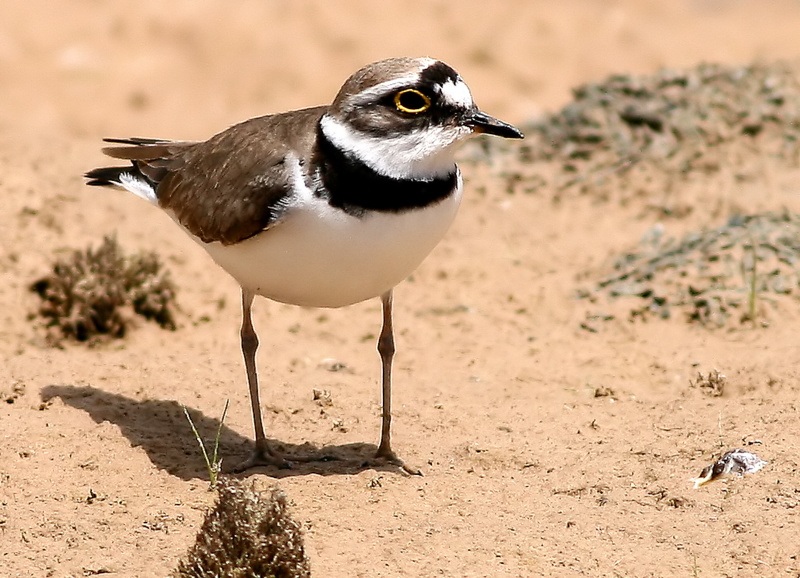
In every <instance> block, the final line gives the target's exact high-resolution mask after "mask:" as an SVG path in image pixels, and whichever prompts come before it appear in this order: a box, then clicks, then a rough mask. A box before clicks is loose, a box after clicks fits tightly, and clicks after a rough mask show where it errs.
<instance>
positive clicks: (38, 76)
mask: <svg viewBox="0 0 800 578" xmlns="http://www.w3.org/2000/svg"><path fill="white" fill-rule="evenodd" d="M167 6H168V7H167ZM798 30H800V6H799V5H798V4H797V3H796V2H789V1H780V0H775V1H773V2H769V3H765V2H759V1H744V0H741V1H733V0H731V1H723V0H695V1H677V2H657V1H640V0H627V1H615V2H589V1H584V2H581V1H575V0H568V1H565V2H558V3H553V2H527V1H522V0H520V1H500V2H493V3H488V2H473V1H461V2H449V3H448V2H418V1H408V2H404V3H385V2H369V1H363V2H357V1H347V2H316V3H312V2H289V1H270V2H263V1H260V2H256V1H251V2H235V3H222V2H220V3H212V2H204V1H203V2H197V1H190V0H186V1H180V2H169V3H164V2H155V1H152V2H151V1H142V0H136V1H125V2H122V1H118V2H105V3H103V2H95V1H91V0H74V1H72V2H69V3H67V2H61V3H58V2H44V1H39V2H25V3H21V2H20V3H12V2H4V3H3V4H2V5H0V78H1V79H2V81H1V82H0V194H1V195H2V203H0V222H1V223H2V226H1V227H0V239H1V240H2V248H3V250H2V252H1V253H0V279H1V280H2V282H1V283H0V303H1V304H2V307H0V359H2V365H1V366H0V394H2V396H3V399H4V400H6V401H7V403H3V404H2V406H1V407H0V575H2V576H9V577H17V576H19V577H29V576H36V577H38V576H54V577H59V578H60V577H78V576H89V575H96V574H103V573H107V574H109V575H112V576H126V577H127V576H131V577H134V576H135V577H155V576H166V575H167V574H168V573H169V572H170V570H171V569H172V568H174V567H175V565H176V563H177V560H178V559H179V558H180V557H181V556H182V555H183V554H184V553H185V552H186V550H187V549H188V547H189V546H190V545H191V544H192V543H193V541H194V537H195V534H196V532H197V530H198V528H199V525H200V523H201V521H202V518H203V514H204V511H205V509H206V508H207V507H208V506H209V505H210V504H211V503H213V499H214V494H213V493H212V492H209V491H208V481H207V476H206V472H205V467H204V464H203V461H202V457H201V455H200V453H199V451H198V449H197V446H196V442H195V440H194V438H193V437H192V435H191V432H190V430H189V427H188V425H187V423H186V421H185V419H184V417H183V415H182V411H181V405H186V406H187V407H188V408H189V410H190V411H191V412H192V415H193V416H194V418H195V423H196V424H197V426H198V428H200V430H201V431H202V432H204V435H208V436H212V435H213V432H214V431H215V429H216V427H217V424H218V421H217V419H218V417H219V416H220V414H221V412H222V408H223V405H224V402H225V400H226V399H229V400H230V411H229V414H228V418H227V420H226V422H225V425H224V427H223V435H222V445H223V450H224V452H225V454H226V456H228V460H227V461H233V460H235V459H238V458H239V457H241V456H242V455H243V454H244V452H245V449H246V443H247V441H248V440H249V439H250V438H251V435H252V434H251V423H250V413H249V405H248V399H247V390H246V386H245V379H244V370H243V368H242V364H241V354H240V351H239V343H238V325H239V307H238V299H239V297H238V290H237V286H236V285H235V283H234V282H233V281H232V280H231V279H229V278H228V277H227V276H226V275H225V274H224V273H222V272H221V271H220V270H218V269H217V268H216V267H215V266H214V265H213V263H212V262H211V261H210V259H209V258H208V257H207V256H206V255H205V253H204V252H203V251H202V250H201V249H200V248H199V247H197V246H195V245H194V244H193V243H192V242H191V241H190V240H189V239H187V238H186V237H185V235H184V234H183V233H182V232H181V231H180V230H178V229H177V228H176V227H175V226H173V225H172V224H171V222H170V221H169V219H168V218H167V217H166V216H164V215H162V214H160V213H159V212H158V211H156V210H154V209H153V208H152V207H150V206H148V205H147V204H146V203H144V202H141V201H140V200H138V199H136V198H133V197H132V196H130V195H125V194H123V193H116V192H113V191H106V190H95V189H91V190H90V189H88V188H86V187H84V185H83V184H82V179H81V174H82V173H83V171H85V170H87V169H89V168H92V167H94V166H98V165H99V164H100V163H102V162H103V160H102V157H101V154H100V152H99V140H100V138H101V137H103V136H128V135H137V136H138V135H141V136H155V137H168V138H186V139H192V138H205V137H207V136H209V135H211V134H213V133H214V132H217V131H218V130H220V129H222V128H224V127H226V126H228V125H229V124H232V123H234V122H236V121H238V120H241V119H244V118H247V117H250V116H255V115H258V114H265V113H268V112H274V111H280V110H285V109H289V108H299V107H302V106H309V105H314V104H319V103H322V102H326V101H329V100H330V99H331V98H332V96H333V95H334V94H335V92H336V91H337V90H338V87H339V86H340V84H341V83H342V82H343V80H344V79H345V78H346V77H347V76H348V75H349V74H350V73H351V72H353V71H354V70H355V69H357V68H358V67H359V66H361V65H362V64H364V63H366V62H369V61H373V60H377V59H379V58H383V57H387V56H394V55H406V54H407V55H424V54H428V55H432V56H436V57H438V58H441V59H443V60H445V61H447V62H449V63H450V64H452V65H453V66H454V67H455V68H457V69H458V70H459V71H460V72H461V73H462V75H463V76H464V78H465V79H466V80H467V81H468V82H469V83H470V86H471V88H472V90H473V93H474V95H475V97H476V99H477V101H478V102H479V104H480V105H481V106H482V107H483V108H484V109H486V110H487V111H488V112H490V113H492V114H495V115H497V116H500V117H501V118H504V119H505V120H508V121H511V122H517V123H522V122H525V121H527V120H529V119H531V118H534V117H536V116H537V115H539V114H541V113H543V112H545V111H554V110H557V109H559V108H560V107H562V106H563V105H565V104H566V103H567V102H568V101H569V99H570V89H571V88H572V87H573V86H575V85H577V84H581V83H584V82H589V81H597V80H600V79H602V78H604V77H605V76H607V75H608V74H611V73H616V72H626V73H647V72H653V71H655V70H656V69H658V68H659V67H662V66H669V67H689V66H693V65H696V64H698V63H699V62H702V61H712V62H722V63H732V64H746V63H749V62H752V61H753V60H758V59H760V60H771V59H776V58H784V59H790V60H794V59H797V58H798V56H800V44H798V40H797V33H798V32H797V31H798ZM733 171H735V167H727V168H726V167H723V169H722V171H721V173H720V174H721V176H718V177H715V179H716V180H711V181H704V180H702V179H695V180H690V181H688V182H687V183H686V187H687V188H686V190H685V191H684V194H685V195H687V196H689V197H690V198H691V199H694V202H695V203H696V209H697V210H695V211H693V212H692V213H691V215H689V216H688V217H687V218H686V219H672V220H670V221H668V222H666V223H665V226H666V227H668V228H669V230H670V231H671V232H672V233H674V234H682V233H683V232H685V231H687V230H690V229H691V228H693V227H698V226H713V225H715V224H718V223H719V220H720V219H724V218H725V217H726V215H724V214H718V213H715V212H714V211H712V210H711V208H712V207H718V206H719V205H718V204H717V203H715V201H717V200H719V197H720V196H721V195H728V194H730V193H731V187H733V188H734V189H735V192H736V194H737V198H738V205H739V206H740V207H745V208H749V209H751V210H754V211H755V210H763V209H779V208H783V207H788V208H790V209H792V210H798V209H800V201H799V200H798V192H800V184H798V183H800V179H798V177H800V174H798V170H797V168H796V167H792V166H788V165H786V164H781V163H771V162H766V161H765V162H764V163H763V170H762V171H760V172H758V174H755V175H754V176H753V177H752V178H750V179H746V180H743V181H736V180H735V179H732V178H731V175H732V172H733ZM465 172H466V173H467V187H468V189H471V190H468V191H467V195H466V200H465V204H464V206H463V208H462V211H461V213H460V215H459V217H458V219H457V221H456V223H455V225H454V227H453V229H452V230H451V231H450V233H449V234H448V236H447V237H446V239H445V240H444V241H443V242H442V244H441V245H440V246H439V247H438V248H437V249H436V250H435V251H434V253H433V254H432V255H431V256H430V257H429V259H428V260H427V261H426V262H425V263H424V264H423V265H422V267H421V268H420V269H419V270H418V271H417V272H416V273H415V274H414V275H413V277H412V278H411V279H410V280H409V281H407V282H405V283H403V284H402V285H401V286H400V287H399V288H398V290H397V292H396V323H397V327H398V330H399V332H398V355H397V358H396V386H395V405H396V411H395V422H394V441H395V444H396V448H397V450H398V451H399V452H400V453H401V454H402V455H403V456H404V457H405V458H406V459H407V461H409V462H411V463H413V464H416V465H418V466H420V467H421V468H422V470H423V471H424V476H423V477H408V476H404V475H403V474H401V473H399V472H397V471H395V470H392V469H386V470H375V469H363V470H359V469H357V468H351V467H346V466H343V465H341V464H338V463H337V462H330V463H320V464H311V465H307V466H302V467H297V468H296V469H294V470H269V469H266V470H261V471H255V472H251V473H250V474H249V475H248V476H245V477H246V478H247V479H248V480H250V481H252V482H254V483H255V484H256V487H257V488H266V487H268V486H270V485H272V484H278V485H279V486H280V487H281V488H282V489H283V490H284V491H285V492H286V494H287V495H288V496H289V498H290V500H291V503H292V505H293V510H292V511H293V513H294V516H295V518H296V519H297V520H299V521H300V522H301V523H302V524H303V526H304V528H305V535H306V547H307V551H308V553H309V556H310V559H311V564H312V571H313V575H314V576H320V577H322V576H325V577H329V578H336V577H344V576H347V577H351V576H364V577H366V576H369V577H376V576H386V577H389V576H573V575H575V576H578V575H580V576H778V575H780V576H798V575H800V560H799V559H798V554H800V546H798V544H800V528H799V527H798V522H797V518H796V508H797V506H798V504H799V503H800V482H799V481H798V449H800V443H799V441H798V437H797V423H798V404H797V392H798V388H799V387H800V386H798V382H799V381H800V369H798V361H800V348H798V346H799V345H800V338H798V336H797V327H798V321H800V308H792V307H784V308H783V309H781V310H780V311H778V312H774V313H773V314H772V315H771V316H770V317H769V323H768V324H766V325H765V326H760V325H759V326H757V327H755V328H752V327H749V326H748V327H744V326H743V327H740V328H737V329H734V330H730V329H729V330H718V331H712V330H709V329H705V328H703V327H699V326H696V325H691V324H688V323H686V322H685V320H684V319H682V318H680V317H674V318H672V319H670V320H667V321H658V320H653V321H650V322H647V323H629V322H628V321H627V320H625V319H624V318H618V319H616V320H614V321H613V322H610V323H607V324H605V325H604V327H603V330H602V331H599V332H597V333H592V332H589V331H586V330H584V329H582V328H581V327H580V323H581V321H582V320H584V319H585V316H586V303H585V302H582V301H578V300H576V299H575V291H576V289H577V288H578V287H579V286H580V285H581V284H582V283H583V282H584V281H585V279H586V275H587V271H588V272H593V271H594V272H600V271H602V270H603V268H604V267H605V266H607V263H608V260H609V258H610V257H611V256H612V255H617V254H619V253H620V252H621V251H624V250H625V249H626V248H627V247H630V246H632V245H634V244H635V243H636V242H637V241H638V239H639V238H640V237H641V235H642V234H643V233H644V232H645V231H647V230H648V229H650V228H651V227H652V226H653V225H654V223H655V222H656V219H655V218H654V217H653V215H652V214H649V213H646V212H643V211H641V207H642V203H646V200H638V201H636V202H633V203H630V204H627V205H625V206H622V205H620V204H618V203H613V202H607V203H604V204H598V203H597V202H593V201H592V199H591V198H590V197H573V198H568V199H566V200H562V202H560V203H558V204H554V203H553V202H551V200H550V198H549V195H548V194H547V193H546V192H539V193H538V194H530V195H525V194H517V195H513V196H510V195H508V194H506V192H505V191H504V189H503V187H502V186H501V185H500V183H499V180H498V179H497V178H496V176H497V175H496V174H495V172H494V171H493V170H491V169H490V168H487V167H486V166H481V165H474V166H473V165H471V166H469V167H465ZM723 182H724V183H728V184H727V186H725V187H723V186H720V183H723ZM731 182H733V183H734V184H730V183H731ZM637 203H639V204H637ZM113 232H116V233H117V235H118V238H119V240H120V243H121V244H122V245H123V247H126V248H128V249H130V250H134V249H147V250H154V251H157V252H158V254H159V255H160V256H161V257H162V259H163V260H164V261H165V262H166V263H167V265H168V267H169V268H170V270H171V271H172V274H173V277H174V280H175V282H176V284H177V286H178V289H179V294H178V303H179V306H180V309H181V312H180V315H179V328H178V330H177V331H176V332H169V331H164V330H161V329H159V328H158V327H157V326H155V325H153V324H149V323H142V324H141V325H140V326H139V327H137V328H136V329H135V330H134V331H132V332H130V334H129V335H128V336H127V337H126V338H125V339H124V340H122V341H117V342H112V343H110V344H106V345H100V346H97V347H93V348H87V347H85V346H82V345H67V346H65V347H64V348H62V349H55V348H50V347H48V346H47V345H46V344H45V342H44V340H43V338H42V333H41V331H40V330H39V328H38V327H37V325H36V324H35V323H32V322H31V320H30V313H31V312H32V311H34V310H35V309H36V298H35V296H34V295H33V294H31V293H30V292H29V291H28V289H27V287H28V285H29V284H30V283H31V282H32V281H33V280H34V279H36V278H37V277H39V276H41V275H42V274H43V273H45V272H47V270H48V267H49V265H50V263H52V261H53V259H54V258H55V257H56V256H57V255H60V254H63V250H64V248H65V247H66V248H82V247H85V246H87V245H89V244H97V243H99V242H100V240H101V239H102V237H103V236H104V235H105V234H109V233H113ZM598 274H599V273H598ZM379 310H380V307H379V303H378V302H377V301H373V302H367V303H364V304H361V305H357V306H353V307H350V308H347V309H345V310H333V311H320V310H302V309H298V308H293V307H288V306H282V305H277V304H274V303H267V302H265V301H259V302H257V304H256V311H255V316H256V325H257V328H258V330H259V333H260V336H261V342H262V347H261V350H260V356H259V366H260V372H261V377H262V382H263V397H264V406H265V407H264V411H265V415H266V422H267V424H266V425H267V428H268V433H269V435H270V437H272V438H273V439H274V440H276V441H277V442H279V443H281V444H283V445H284V446H286V447H287V448H289V450H290V451H291V449H292V447H293V446H302V444H305V443H310V444H312V445H313V446H314V447H321V446H329V447H330V448H331V449H332V450H333V451H339V452H349V453H351V454H354V455H363V456H365V457H366V456H368V455H369V453H370V452H371V451H373V450H374V445H373V444H374V443H376V442H377V436H378V427H379V411H380V407H379V385H378V379H379V365H378V359H377V355H376V353H375V351H374V337H375V335H376V334H377V331H378V328H379V327H378V325H379V316H380V313H379ZM331 359H334V360H337V361H338V362H339V363H338V364H331V363H330V360H331ZM331 369H339V370H338V371H331ZM713 369H717V370H719V371H720V372H722V373H723V374H725V376H726V377H727V385H726V388H725V390H724V393H723V395H722V396H719V397H710V396H708V395H705V394H704V393H703V392H702V391H701V390H700V389H699V388H694V387H692V386H691V385H690V380H691V379H694V378H695V377H696V376H697V374H698V372H700V373H703V374H707V373H708V372H710V371H712V370H713ZM314 389H326V390H329V391H330V393H331V398H332V402H333V403H332V405H331V406H326V407H323V406H321V405H320V404H319V403H317V402H315V401H314V400H313V396H312V391H313V390H314ZM748 443H749V444H750V445H747V444H748ZM739 446H746V447H747V448H748V449H751V450H753V451H756V452H757V453H758V454H759V455H760V456H761V457H763V458H764V459H766V460H768V462H769V464H768V465H767V467H766V468H765V469H764V470H763V471H762V472H759V473H758V474H754V475H752V476H747V477H745V478H742V479H732V480H730V481H728V482H715V483H712V484H709V485H707V486H705V487H703V488H701V489H698V490H694V489H692V486H691V483H690V482H689V478H691V477H693V476H695V475H696V474H697V473H698V472H699V471H700V469H701V468H702V467H703V466H704V465H706V464H707V463H708V462H709V460H710V459H712V457H713V456H714V455H715V454H716V453H718V452H720V451H721V450H724V449H729V448H733V447H739Z"/></svg>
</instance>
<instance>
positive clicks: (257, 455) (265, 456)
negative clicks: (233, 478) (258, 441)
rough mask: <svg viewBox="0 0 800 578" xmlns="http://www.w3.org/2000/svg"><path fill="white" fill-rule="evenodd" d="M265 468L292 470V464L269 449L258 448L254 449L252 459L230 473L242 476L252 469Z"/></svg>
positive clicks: (248, 459) (235, 467)
mask: <svg viewBox="0 0 800 578" xmlns="http://www.w3.org/2000/svg"><path fill="white" fill-rule="evenodd" d="M265 466H267V467H269V466H271V467H276V468H280V469H282V470H287V469H291V468H292V462H290V461H288V460H287V459H286V458H284V457H283V456H281V455H278V454H276V453H275V452H273V451H272V450H270V449H269V448H265V447H258V446H256V447H255V448H254V449H253V453H251V454H250V457H248V458H247V459H246V460H244V461H243V462H240V463H239V464H237V465H235V466H234V467H233V468H231V469H230V471H229V473H232V474H240V473H242V472H244V471H246V470H249V469H252V468H258V467H265Z"/></svg>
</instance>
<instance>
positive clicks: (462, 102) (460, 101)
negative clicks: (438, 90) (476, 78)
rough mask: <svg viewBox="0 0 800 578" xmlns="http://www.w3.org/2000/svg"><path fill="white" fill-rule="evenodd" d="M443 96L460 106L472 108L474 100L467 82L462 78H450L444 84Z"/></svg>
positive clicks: (448, 101) (451, 103) (454, 104)
mask: <svg viewBox="0 0 800 578" xmlns="http://www.w3.org/2000/svg"><path fill="white" fill-rule="evenodd" d="M442 98H444V100H445V102H447V103H448V104H450V105H452V106H456V107H459V108H472V106H473V104H474V101H473V100H472V93H471V92H470V91H469V87H468V86H467V84H466V83H465V82H464V81H463V80H461V78H458V79H456V80H455V81H453V80H448V81H447V82H445V83H444V84H443V85H442Z"/></svg>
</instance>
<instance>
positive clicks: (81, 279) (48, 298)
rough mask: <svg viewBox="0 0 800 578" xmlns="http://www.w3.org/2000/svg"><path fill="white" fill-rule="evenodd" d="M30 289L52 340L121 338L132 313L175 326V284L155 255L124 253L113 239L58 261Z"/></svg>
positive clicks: (162, 324)
mask: <svg viewBox="0 0 800 578" xmlns="http://www.w3.org/2000/svg"><path fill="white" fill-rule="evenodd" d="M31 290H32V291H34V292H36V293H37V294H38V295H39V297H41V299H42V302H41V304H40V306H39V310H38V312H37V313H38V315H39V316H40V317H42V318H43V319H44V320H45V324H46V326H47V328H48V337H49V338H50V340H51V341H52V342H54V343H59V342H60V341H61V340H62V339H64V338H66V339H73V340H75V341H88V340H90V339H92V338H95V337H97V336H108V337H123V336H124V335H125V332H126V331H127V329H128V327H129V325H130V323H131V321H132V320H133V318H134V317H135V315H141V316H142V317H144V318H145V319H151V320H153V321H155V322H156V323H158V324H159V325H161V326H162V327H164V328H167V329H175V318H174V314H173V310H172V304H173V301H174V298H175V288H174V285H173V284H172V281H171V280H170V278H169V274H168V273H167V272H166V271H164V270H163V269H162V265H161V262H160V261H159V259H158V257H157V256H156V255H155V254H154V253H137V254H135V255H125V254H124V253H123V251H122V249H121V248H120V246H119V243H117V240H116V238H114V237H105V238H104V239H103V243H102V244H101V245H100V247H98V248H97V249H92V248H91V247H90V248H88V249H86V250H83V251H80V250H78V251H74V252H73V253H72V255H71V256H70V257H68V258H66V259H59V260H57V261H56V263H55V265H54V266H53V271H52V272H51V273H50V274H49V275H47V276H46V277H43V278H41V279H39V280H37V281H35V282H34V283H33V284H32V285H31Z"/></svg>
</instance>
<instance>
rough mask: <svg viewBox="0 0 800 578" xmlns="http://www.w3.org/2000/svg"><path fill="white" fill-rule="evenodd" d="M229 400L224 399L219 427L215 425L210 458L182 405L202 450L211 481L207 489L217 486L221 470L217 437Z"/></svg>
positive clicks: (184, 408) (220, 432)
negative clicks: (212, 450)
mask: <svg viewBox="0 0 800 578" xmlns="http://www.w3.org/2000/svg"><path fill="white" fill-rule="evenodd" d="M229 401H230V400H227V399H226V400H225V407H224V408H222V417H221V418H220V420H219V427H217V435H216V437H215V438H214V452H213V454H212V455H211V458H209V457H208V451H206V444H205V442H204V441H203V438H202V437H200V432H198V431H197V428H196V427H195V425H194V422H193V421H192V416H190V415H189V410H188V409H186V406H185V405H184V406H183V413H184V415H185V416H186V419H187V420H188V421H189V425H190V426H191V428H192V432H193V433H194V437H195V439H196V440H197V443H198V444H200V451H202V452H203V459H204V460H205V462H206V470H207V471H208V481H209V482H210V483H211V486H210V488H209V489H211V490H213V489H214V488H216V487H217V479H218V478H219V474H220V472H221V471H222V458H220V457H218V456H219V437H220V435H221V434H222V425H223V424H224V423H225V416H226V415H227V414H228V403H229Z"/></svg>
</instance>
